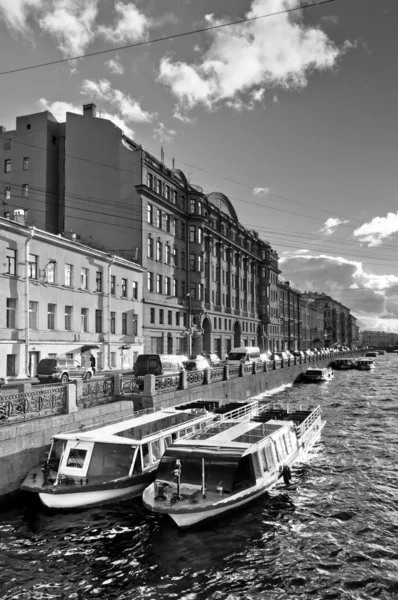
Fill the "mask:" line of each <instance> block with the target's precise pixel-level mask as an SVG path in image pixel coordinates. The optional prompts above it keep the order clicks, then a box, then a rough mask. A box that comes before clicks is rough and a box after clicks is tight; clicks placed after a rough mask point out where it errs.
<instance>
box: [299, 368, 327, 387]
mask: <svg viewBox="0 0 398 600" xmlns="http://www.w3.org/2000/svg"><path fill="white" fill-rule="evenodd" d="M333 377H334V373H333V369H332V367H323V368H317V367H313V368H311V369H307V370H306V371H305V373H303V378H302V380H303V381H306V382H307V383H315V382H319V381H330V380H331V379H333Z"/></svg>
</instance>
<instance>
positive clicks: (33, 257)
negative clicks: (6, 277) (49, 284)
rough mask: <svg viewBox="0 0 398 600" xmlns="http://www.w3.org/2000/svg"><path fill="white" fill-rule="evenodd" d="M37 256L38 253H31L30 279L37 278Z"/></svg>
mask: <svg viewBox="0 0 398 600" xmlns="http://www.w3.org/2000/svg"><path fill="white" fill-rule="evenodd" d="M37 258H38V257H37V256H36V254H29V265H28V271H29V277H30V279H37Z"/></svg>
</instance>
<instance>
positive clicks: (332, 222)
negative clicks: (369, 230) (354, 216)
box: [319, 217, 348, 235]
mask: <svg viewBox="0 0 398 600" xmlns="http://www.w3.org/2000/svg"><path fill="white" fill-rule="evenodd" d="M345 223H348V221H340V219H338V218H334V217H329V219H326V221H325V225H324V226H323V227H321V229H320V230H319V231H320V233H325V234H326V235H332V233H334V232H335V231H336V229H337V227H338V226H339V225H344V224H345Z"/></svg>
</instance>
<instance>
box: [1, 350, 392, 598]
mask: <svg viewBox="0 0 398 600" xmlns="http://www.w3.org/2000/svg"><path fill="white" fill-rule="evenodd" d="M397 384H398V356H395V355H391V354H388V355H386V356H384V357H380V358H379V359H378V365H377V367H376V369H375V370H374V371H373V372H360V371H336V373H335V379H334V380H333V381H331V382H327V383H322V384H307V385H305V384H300V385H294V386H292V387H289V388H286V389H284V390H282V391H280V393H278V394H277V395H275V396H273V400H274V401H277V402H279V403H283V404H285V403H287V402H289V403H291V404H292V403H295V402H302V403H305V402H306V401H309V402H311V403H312V404H318V403H319V404H320V405H321V406H322V410H323V415H324V417H325V419H326V420H327V423H326V426H325V428H324V430H323V434H322V440H321V442H320V443H318V445H317V446H316V447H315V449H314V450H313V451H312V452H311V453H310V455H309V457H308V458H307V459H306V461H305V463H301V464H299V465H296V466H295V467H294V468H293V469H292V473H293V480H292V485H291V486H290V487H286V486H285V485H284V484H283V483H281V484H280V485H278V487H276V488H274V489H273V490H272V491H271V492H270V494H269V495H266V496H263V497H262V498H261V499H259V500H257V501H255V502H254V503H252V504H250V505H248V506H247V507H246V508H244V509H242V510H241V512H240V513H238V514H236V513H234V514H230V515H226V516H224V517H222V518H220V519H219V520H218V521H217V522H215V523H214V522H213V523H209V524H207V525H206V524H205V525H202V526H201V528H200V529H195V530H192V531H189V530H188V531H180V530H178V529H177V527H176V526H175V525H174V524H173V522H172V521H171V519H169V518H168V517H167V516H158V515H153V514H148V513H147V512H145V510H144V509H143V508H142V506H141V502H140V500H138V499H137V500H134V501H127V502H123V503H120V504H115V505H111V506H107V507H101V508H95V509H91V510H85V511H82V512H76V513H71V514H57V513H52V512H50V511H49V510H46V509H44V508H42V507H41V506H39V505H38V504H37V503H36V504H31V505H30V506H26V505H25V504H24V503H23V502H22V501H21V502H20V503H19V504H17V505H15V506H14V507H12V508H9V509H7V511H6V512H4V511H3V513H1V514H0V598H1V599H2V600H11V599H13V600H14V599H18V600H19V599H21V600H25V599H53V598H61V599H66V598H76V599H85V600H88V599H91V598H99V599H106V600H108V599H116V598H117V599H119V600H122V599H126V600H127V599H129V600H130V599H136V598H137V599H140V598H142V599H145V600H151V599H158V598H159V599H162V600H172V599H173V600H174V599H181V600H201V599H211V600H213V599H214V600H221V599H224V598H225V599H228V600H235V599H239V600H246V599H248V600H250V599H253V600H254V599H266V600H284V599H293V600H299V599H307V598H308V599H313V600H318V599H327V600H335V599H341V600H343V599H344V600H346V599H347V600H348V599H358V600H359V599H368V598H372V599H373V598H378V599H381V600H392V599H394V598H398V473H397V463H398V460H397V459H398V427H397V423H398V396H397ZM281 481H282V480H281ZM25 501H26V497H25Z"/></svg>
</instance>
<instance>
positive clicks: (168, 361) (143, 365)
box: [133, 354, 188, 379]
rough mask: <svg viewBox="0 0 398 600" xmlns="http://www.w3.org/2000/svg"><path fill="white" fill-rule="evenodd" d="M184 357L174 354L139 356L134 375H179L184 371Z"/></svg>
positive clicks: (141, 376) (139, 376) (140, 376)
mask: <svg viewBox="0 0 398 600" xmlns="http://www.w3.org/2000/svg"><path fill="white" fill-rule="evenodd" d="M183 358H186V359H187V360H188V358H187V357H183V356H175V355H173V354H139V355H138V356H137V360H136V362H135V365H134V369H133V371H134V375H135V376H136V378H137V379H139V378H141V379H143V377H144V375H177V374H178V373H180V372H181V371H182V370H183V369H184V364H183V360H182V359H183Z"/></svg>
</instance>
